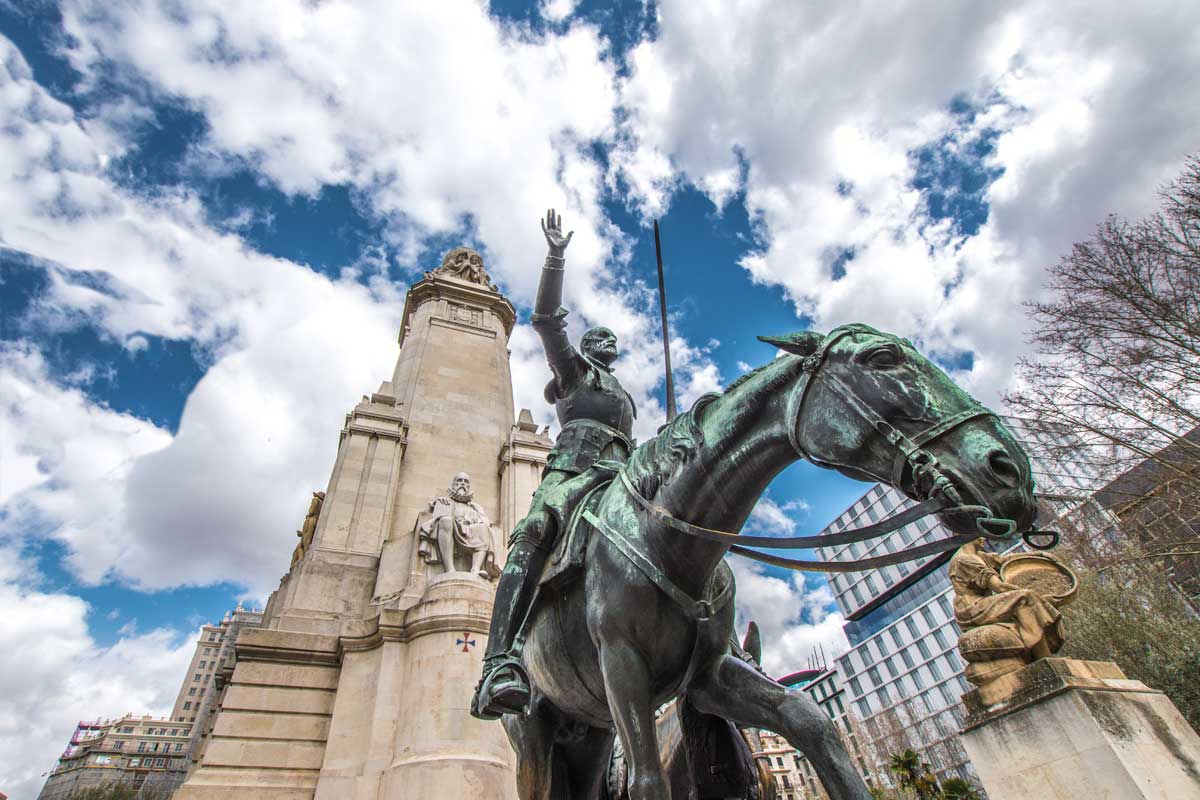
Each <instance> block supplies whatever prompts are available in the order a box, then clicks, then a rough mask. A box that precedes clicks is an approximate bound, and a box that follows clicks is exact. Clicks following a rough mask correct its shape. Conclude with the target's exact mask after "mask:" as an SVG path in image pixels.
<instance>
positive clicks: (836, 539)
mask: <svg viewBox="0 0 1200 800" xmlns="http://www.w3.org/2000/svg"><path fill="white" fill-rule="evenodd" d="M861 330H862V329H861V328H860V327H859V326H856V325H846V326H843V327H841V328H837V329H835V330H833V331H831V332H830V334H829V335H828V336H826V337H825V339H824V340H823V341H822V342H821V344H820V346H819V347H818V348H817V350H816V351H815V352H813V353H812V354H811V355H809V356H806V357H804V362H803V364H802V367H801V368H802V369H803V371H804V373H805V378H804V384H803V385H802V386H801V387H800V388H799V389H797V390H796V391H795V392H793V393H792V396H791V398H790V399H789V400H788V406H787V414H786V417H787V425H788V441H789V443H790V444H791V446H792V448H793V450H795V451H796V454H797V455H799V456H800V457H802V458H804V459H807V460H808V461H811V462H812V463H814V464H818V465H820V466H827V467H837V466H841V465H838V464H833V463H830V462H827V461H823V460H820V459H818V458H816V457H814V456H813V455H811V454H810V453H809V452H807V451H806V450H805V449H804V447H803V445H802V444H801V443H800V441H799V433H798V432H799V429H800V426H799V423H800V419H801V415H802V414H803V412H804V402H805V400H806V399H807V397H808V394H809V390H810V389H811V388H812V386H813V385H814V384H815V383H817V381H818V380H819V381H821V382H822V383H824V384H825V385H826V388H827V389H828V390H829V391H831V392H832V393H833V394H834V395H835V396H836V397H837V398H838V399H839V400H841V401H842V402H843V403H844V404H845V405H846V406H847V407H848V408H849V409H850V410H851V412H852V413H854V414H855V415H857V416H858V417H859V418H860V419H862V420H863V421H864V422H866V423H867V424H869V425H870V426H871V427H872V428H874V429H875V430H876V431H878V432H879V433H880V434H881V435H882V436H883V437H884V439H885V440H886V441H887V443H888V445H889V447H891V448H892V449H893V450H894V452H895V455H894V457H893V460H892V466H891V474H890V478H891V484H892V485H893V486H896V487H899V486H900V485H901V481H902V480H903V478H904V475H905V472H906V471H907V472H909V473H910V474H911V480H912V485H913V489H914V491H916V492H919V493H922V494H923V499H922V500H921V502H919V503H918V504H917V505H915V506H912V507H910V508H907V509H905V510H904V511H901V512H900V513H898V514H895V515H893V516H891V517H888V518H887V519H884V520H882V521H880V522H877V523H875V524H873V525H867V526H864V527H862V528H856V529H854V530H849V531H843V532H841V533H827V534H821V535H817V536H793V537H787V538H776V537H773V536H742V535H739V534H736V533H730V532H728V531H719V530H714V529H712V528H705V527H703V526H700V525H694V524H692V523H690V522H684V521H683V520H681V519H679V518H678V517H675V516H674V515H672V514H671V513H670V512H669V511H667V510H666V509H665V508H662V507H661V506H658V505H656V504H654V503H652V502H651V501H649V500H647V499H646V498H645V497H643V496H642V494H641V493H640V492H639V491H638V490H637V489H636V487H634V485H633V483H632V482H631V481H630V480H629V478H628V477H627V476H626V474H625V471H624V470H621V473H620V477H621V482H622V484H623V485H624V487H625V490H626V491H627V492H628V493H629V495H630V496H631V497H632V498H633V500H634V502H635V503H636V504H637V505H638V506H640V507H641V508H642V509H643V510H645V511H647V512H648V513H650V514H651V515H652V516H654V517H655V518H656V519H657V520H658V521H659V522H660V523H662V524H663V525H665V526H666V527H668V528H671V529H673V530H676V531H679V532H682V533H686V534H688V535H690V536H694V537H696V538H699V539H704V540H707V541H712V542H718V543H720V544H724V545H727V546H729V550H730V552H732V553H736V554H737V555H740V556H744V557H746V558H751V559H754V560H756V561H762V562H764V563H767V564H772V565H774V566H778V567H785V568H788V569H802V570H812V571H820V572H858V571H860V570H865V569H877V568H879V567H884V566H888V565H891V564H898V563H901V562H905V561H913V560H915V559H918V558H924V557H925V556H930V555H936V554H938V553H942V552H945V551H947V550H953V549H956V548H958V547H960V546H962V545H964V544H966V543H967V542H970V541H973V540H975V539H977V538H978V537H979V536H983V537H986V538H988V539H992V540H1003V539H1009V538H1011V537H1012V536H1013V534H1014V533H1016V530H1017V523H1016V521H1015V520H1011V519H1007V518H1003V517H997V516H995V515H994V514H993V512H992V511H991V509H989V508H988V507H987V506H983V505H968V504H966V503H964V502H963V499H962V495H961V494H960V493H959V491H958V488H957V487H956V486H955V485H954V484H953V483H952V482H951V480H950V479H949V478H948V477H947V476H946V475H945V473H944V472H943V471H942V469H941V466H940V464H939V463H938V461H937V458H936V457H935V456H934V455H933V453H931V452H929V450H927V449H925V448H926V445H929V444H932V443H933V442H935V441H937V440H938V439H940V438H941V437H943V436H945V435H946V434H948V433H950V432H951V431H953V430H954V429H956V428H958V427H959V426H960V425H963V424H965V423H967V422H970V421H971V420H974V419H980V418H984V417H995V416H996V414H995V412H993V411H992V410H991V409H989V408H987V407H986V406H983V405H981V404H979V403H976V402H973V401H972V402H971V403H970V404H969V405H968V406H967V407H966V408H964V409H962V410H961V411H959V412H957V413H955V414H952V415H950V416H948V417H946V418H945V419H942V420H939V421H938V422H936V423H935V424H932V425H930V426H929V427H927V428H925V429H924V430H922V431H919V432H918V433H915V434H913V435H912V436H909V435H906V434H904V433H903V432H901V431H900V430H898V429H897V428H896V427H895V426H893V425H892V424H891V423H889V422H888V421H887V420H885V419H883V417H881V416H879V414H878V413H877V412H876V411H875V410H874V409H873V408H871V407H870V406H869V405H868V404H867V403H866V402H864V401H863V399H862V398H861V397H860V396H859V395H858V393H857V392H855V391H854V388H853V387H852V386H850V385H849V384H847V383H846V382H845V381H844V380H842V379H841V378H840V377H839V376H838V375H836V374H835V373H833V372H830V371H828V370H824V371H823V370H822V369H821V367H822V366H823V365H824V364H825V360H826V357H827V355H828V354H829V351H830V349H831V348H832V347H833V346H834V345H835V344H836V343H837V342H838V341H840V340H841V339H842V338H843V337H845V336H849V335H851V334H853V333H856V332H859V331H861ZM958 479H959V480H960V481H961V482H963V483H966V484H967V486H968V487H969V488H971V489H972V490H974V489H975V487H974V486H973V485H972V484H971V483H969V482H968V480H967V478H966V477H965V476H958ZM921 487H928V488H927V489H925V490H924V491H922V488H921ZM973 494H975V496H977V497H982V496H983V495H982V493H981V492H979V491H977V490H976V491H973ZM947 511H949V512H956V513H963V514H969V515H973V516H974V518H975V528H976V531H977V532H976V533H969V534H953V535H951V536H949V537H947V538H944V539H940V540H938V541H935V542H929V543H927V544H921V545H917V546H915V547H910V548H907V549H904V550H901V551H899V552H895V553H889V554H887V555H883V556H875V557H872V558H863V559H857V560H853V561H809V560H800V559H791V558H782V557H780V556H775V555H771V554H769V553H763V552H760V551H758V550H753V549H751V548H753V547H767V548H772V549H781V550H792V549H802V548H803V549H808V548H814V547H832V546H837V545H844V544H852V543H855V542H862V541H866V540H869V539H874V538H877V537H879V536H883V535H885V534H888V533H891V532H892V531H895V530H897V529H899V528H902V527H904V526H905V525H908V524H910V523H912V522H915V521H917V520H918V519H922V518H924V517H927V516H929V515H931V514H937V513H941V512H947ZM1040 536H1048V537H1050V539H1051V541H1050V542H1049V543H1045V542H1038V541H1036V540H1035V537H1040ZM1022 537H1023V538H1024V540H1025V543H1026V544H1027V545H1028V546H1029V547H1031V548H1033V549H1035V550H1049V549H1051V548H1053V547H1055V546H1056V545H1057V544H1058V539H1059V536H1058V534H1057V533H1056V532H1054V531H1037V530H1029V531H1026V532H1025V533H1023V534H1022Z"/></svg>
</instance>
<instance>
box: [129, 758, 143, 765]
mask: <svg viewBox="0 0 1200 800" xmlns="http://www.w3.org/2000/svg"><path fill="white" fill-rule="evenodd" d="M141 763H142V760H141V759H140V758H131V759H129V766H131V767H136V766H138V765H139V764H141Z"/></svg>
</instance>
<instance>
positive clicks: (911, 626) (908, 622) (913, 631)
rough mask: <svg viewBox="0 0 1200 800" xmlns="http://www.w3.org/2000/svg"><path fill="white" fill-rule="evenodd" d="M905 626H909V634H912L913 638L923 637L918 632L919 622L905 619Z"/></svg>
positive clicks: (910, 618) (908, 618) (909, 618)
mask: <svg viewBox="0 0 1200 800" xmlns="http://www.w3.org/2000/svg"><path fill="white" fill-rule="evenodd" d="M904 624H905V625H907V626H908V632H909V633H910V634H912V638H914V639H916V638H917V637H918V636H920V635H921V634H920V633H918V632H917V621H916V620H915V619H913V618H912V617H905V618H904Z"/></svg>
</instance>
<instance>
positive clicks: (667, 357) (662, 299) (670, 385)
mask: <svg viewBox="0 0 1200 800" xmlns="http://www.w3.org/2000/svg"><path fill="white" fill-rule="evenodd" d="M654 257H655V259H657V260H658V310H659V313H661V314H662V339H663V363H664V364H666V367H667V422H670V421H671V420H673V419H675V378H674V376H672V374H671V337H670V334H669V333H668V332H667V286H666V283H665V282H664V281H663V266H662V242H661V240H660V239H659V236H658V220H654Z"/></svg>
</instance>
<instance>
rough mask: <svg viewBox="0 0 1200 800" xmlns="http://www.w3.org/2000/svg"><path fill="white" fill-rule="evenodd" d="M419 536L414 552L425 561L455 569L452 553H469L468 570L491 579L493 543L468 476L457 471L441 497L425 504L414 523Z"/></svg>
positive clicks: (489, 528) (495, 569) (494, 565)
mask: <svg viewBox="0 0 1200 800" xmlns="http://www.w3.org/2000/svg"><path fill="white" fill-rule="evenodd" d="M417 530H418V535H419V537H418V538H419V539H420V545H419V546H418V549H417V552H418V554H419V555H420V556H421V557H422V558H423V559H424V560H425V563H427V564H441V565H442V569H443V570H445V571H446V572H457V571H458V569H457V568H456V567H455V565H454V555H455V553H458V552H461V553H465V554H469V555H470V557H471V572H472V573H474V574H476V575H478V576H479V577H481V578H485V579H488V580H491V579H494V578H495V577H496V576H497V575H499V573H500V570H499V569H497V568H496V560H495V558H496V543H495V541H494V540H493V538H494V537H493V534H492V525H491V522H490V521H489V520H488V516H487V514H486V513H485V512H484V510H483V508H481V507H480V506H479V504H478V503H476V502H474V495H473V494H472V493H471V476H469V475H467V473H465V472H460V473H458V474H457V475H455V476H454V480H452V481H451V482H450V488H449V490H448V491H447V492H446V495H445V496H444V497H438V498H435V499H434V500H433V501H431V502H430V503H429V512H428V513H427V514H423V515H422V516H421V518H420V519H419V520H418V522H417Z"/></svg>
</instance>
